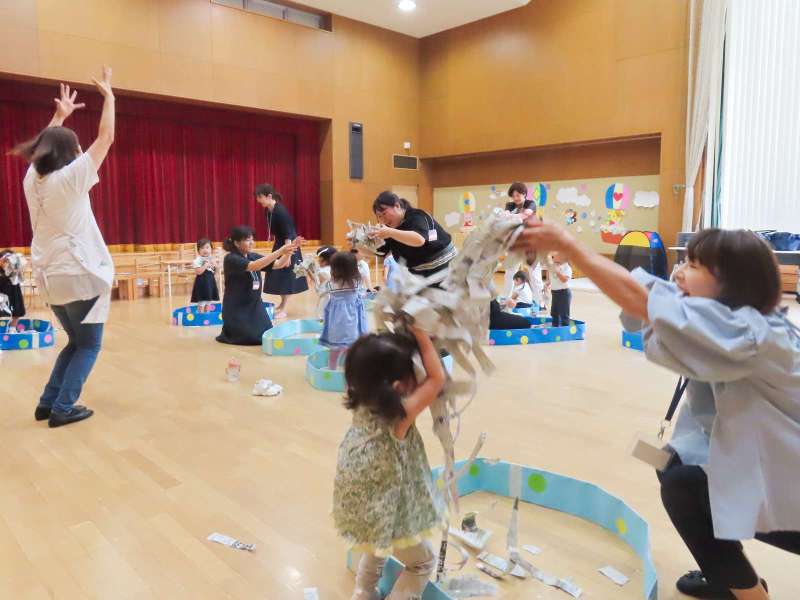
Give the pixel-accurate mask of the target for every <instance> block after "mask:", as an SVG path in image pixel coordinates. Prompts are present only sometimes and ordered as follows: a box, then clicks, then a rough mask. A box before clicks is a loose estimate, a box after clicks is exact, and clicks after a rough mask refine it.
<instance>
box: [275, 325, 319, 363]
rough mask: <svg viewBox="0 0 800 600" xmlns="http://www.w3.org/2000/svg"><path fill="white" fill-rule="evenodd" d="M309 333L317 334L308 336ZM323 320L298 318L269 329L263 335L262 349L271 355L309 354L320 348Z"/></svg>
mask: <svg viewBox="0 0 800 600" xmlns="http://www.w3.org/2000/svg"><path fill="white" fill-rule="evenodd" d="M309 333H315V334H317V335H315V336H313V337H308V334H309ZM320 333H322V321H320V320H319V319H298V320H295V321H286V322H284V323H280V324H278V325H275V326H274V327H273V328H272V329H267V330H266V331H265V332H264V335H263V336H262V337H261V351H262V352H263V353H264V354H269V355H270V356H308V355H309V354H311V353H312V352H316V351H317V350H319V348H320V346H319V334H320Z"/></svg>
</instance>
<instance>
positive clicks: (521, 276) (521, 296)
mask: <svg viewBox="0 0 800 600" xmlns="http://www.w3.org/2000/svg"><path fill="white" fill-rule="evenodd" d="M532 306H533V290H532V289H531V284H530V283H529V281H528V274H527V273H526V272H525V271H517V272H516V273H514V288H513V289H512V291H511V297H510V298H508V299H506V307H508V308H531V307H532Z"/></svg>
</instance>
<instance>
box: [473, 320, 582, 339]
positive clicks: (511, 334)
mask: <svg viewBox="0 0 800 600" xmlns="http://www.w3.org/2000/svg"><path fill="white" fill-rule="evenodd" d="M525 318H526V319H527V320H528V322H529V323H530V324H531V326H530V328H529V329H492V330H490V331H489V345H491V346H513V345H520V344H521V345H523V346H525V345H526V344H546V343H549V342H568V341H572V340H582V339H584V334H585V333H586V323H584V322H583V321H570V324H569V325H564V326H562V327H552V326H551V323H552V322H553V320H552V319H551V318H550V317H525Z"/></svg>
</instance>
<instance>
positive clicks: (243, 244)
mask: <svg viewBox="0 0 800 600" xmlns="http://www.w3.org/2000/svg"><path fill="white" fill-rule="evenodd" d="M223 248H224V249H225V250H226V251H227V252H228V254H227V255H226V256H225V262H224V269H225V293H224V294H223V296H222V333H220V334H219V336H218V337H217V341H218V342H222V343H223V344H236V345H239V346H258V345H259V344H261V336H262V335H264V332H265V331H266V330H267V329H271V328H272V321H270V318H269V315H267V310H266V308H264V303H263V302H262V301H261V271H262V270H266V268H267V266H269V265H271V264H272V263H274V262H275V261H278V263H279V264H281V263H284V264H286V263H288V262H289V256H290V255H291V253H292V251H293V250H294V245H293V244H288V245H285V246H283V247H282V248H280V249H279V250H277V251H276V252H272V253H270V254H268V255H267V256H261V255H260V254H256V253H255V252H251V250H252V248H253V230H252V229H251V228H250V227H247V226H244V225H242V226H239V227H234V228H233V229H232V230H231V235H230V237H229V238H228V239H227V240H225V243H224V244H223Z"/></svg>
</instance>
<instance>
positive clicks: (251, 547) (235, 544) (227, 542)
mask: <svg viewBox="0 0 800 600" xmlns="http://www.w3.org/2000/svg"><path fill="white" fill-rule="evenodd" d="M208 541H209V542H214V543H217V544H222V545H223V546H228V547H230V548H236V549H237V550H246V551H247V552H255V551H256V545H255V544H245V543H244V542H240V541H239V540H237V539H236V538H232V537H230V536H229V535H223V534H221V533H212V534H211V535H209V536H208Z"/></svg>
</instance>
